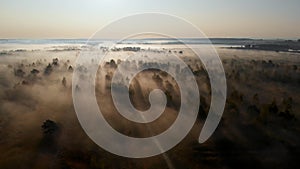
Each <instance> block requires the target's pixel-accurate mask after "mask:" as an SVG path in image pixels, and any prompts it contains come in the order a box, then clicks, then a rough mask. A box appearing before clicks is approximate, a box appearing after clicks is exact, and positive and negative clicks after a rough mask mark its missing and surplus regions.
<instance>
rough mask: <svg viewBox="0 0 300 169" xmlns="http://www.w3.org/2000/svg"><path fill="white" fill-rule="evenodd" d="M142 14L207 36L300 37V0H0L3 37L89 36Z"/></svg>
mask: <svg viewBox="0 0 300 169" xmlns="http://www.w3.org/2000/svg"><path fill="white" fill-rule="evenodd" d="M140 12H163V13H170V14H173V15H177V16H180V17H183V18H185V19H187V20H188V21H190V22H192V23H193V24H195V25H196V26H197V27H199V28H200V29H201V30H202V31H203V32H204V33H205V34H206V35H207V36H209V37H259V38H300V0H248V1H244V0H48V1H47V0H0V20H1V23H0V38H87V37H90V36H91V35H92V34H93V33H94V32H95V31H96V30H98V29H99V28H101V27H103V26H104V25H106V24H108V23H110V22H111V21H113V20H116V19H118V18H120V17H123V16H127V15H130V14H134V13H140ZM170 31H172V28H170Z"/></svg>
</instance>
